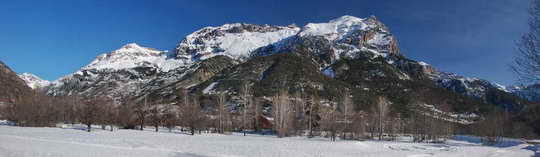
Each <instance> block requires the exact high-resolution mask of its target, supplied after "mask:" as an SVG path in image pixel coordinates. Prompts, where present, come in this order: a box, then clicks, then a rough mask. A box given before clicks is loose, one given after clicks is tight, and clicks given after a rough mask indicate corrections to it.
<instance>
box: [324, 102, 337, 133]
mask: <svg viewBox="0 0 540 157" xmlns="http://www.w3.org/2000/svg"><path fill="white" fill-rule="evenodd" d="M321 113H322V114H321V115H322V116H321V128H322V129H323V130H324V131H326V132H327V136H329V137H330V139H331V140H332V141H336V135H337V134H338V129H339V123H338V120H339V119H338V111H337V105H334V106H330V107H325V108H323V110H322V112H321Z"/></svg>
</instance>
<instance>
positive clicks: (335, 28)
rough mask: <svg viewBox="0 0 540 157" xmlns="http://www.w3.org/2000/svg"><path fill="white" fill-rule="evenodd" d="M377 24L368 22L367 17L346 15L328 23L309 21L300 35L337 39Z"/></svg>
mask: <svg viewBox="0 0 540 157" xmlns="http://www.w3.org/2000/svg"><path fill="white" fill-rule="evenodd" d="M370 27H371V28H373V27H375V25H372V24H368V23H367V21H366V19H361V18H357V17H354V16H349V15H345V16H342V17H339V18H337V19H334V20H330V21H329V22H328V23H308V24H307V25H306V26H304V27H303V29H302V32H301V33H300V34H299V35H300V36H310V35H311V36H325V37H327V39H329V40H336V39H338V38H340V37H341V38H342V37H344V36H345V35H346V34H349V33H352V32H354V31H357V30H364V31H365V30H368V29H369V28H370Z"/></svg>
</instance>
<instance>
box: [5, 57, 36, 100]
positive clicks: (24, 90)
mask: <svg viewBox="0 0 540 157" xmlns="http://www.w3.org/2000/svg"><path fill="white" fill-rule="evenodd" d="M31 91H32V89H30V87H28V86H27V85H26V83H25V82H24V81H23V80H22V79H20V78H19V76H17V74H16V73H15V72H13V71H12V70H11V69H10V68H9V67H8V66H6V65H5V64H4V63H3V62H2V61H0V105H1V104H3V103H12V102H16V101H18V100H20V99H22V98H23V97H24V96H25V95H27V94H30V93H31Z"/></svg>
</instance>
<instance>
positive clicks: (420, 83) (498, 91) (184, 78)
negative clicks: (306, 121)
mask: <svg viewBox="0 0 540 157" xmlns="http://www.w3.org/2000/svg"><path fill="white" fill-rule="evenodd" d="M397 45H398V44H397V40H396V37H395V36H394V35H393V34H392V33H391V32H390V29H389V28H388V27H386V26H385V25H384V24H383V23H382V22H381V21H379V20H378V19H377V18H376V17H368V18H357V17H353V16H342V17H339V18H336V19H333V20H330V21H328V22H325V23H308V24H306V25H305V26H303V27H298V26H295V25H290V26H270V25H255V24H240V23H235V24H225V25H222V26H217V27H205V28H202V29H200V30H198V31H195V32H194V33H192V34H190V35H188V36H186V37H185V39H184V40H182V41H181V42H180V43H179V44H177V46H176V49H175V52H165V51H160V50H156V49H152V48H147V47H142V46H139V45H137V44H134V43H131V44H127V45H125V46H123V47H121V48H120V49H118V50H115V51H112V52H109V53H105V54H102V55H100V56H98V57H97V58H96V59H95V60H94V61H92V62H91V63H90V64H88V65H87V66H84V67H82V68H81V69H80V70H79V71H77V72H75V73H73V74H70V75H68V76H65V77H63V78H61V79H59V80H57V81H55V82H53V83H52V85H51V86H50V89H49V90H48V93H49V94H51V95H71V94H80V95H83V96H86V97H90V96H108V97H112V98H114V99H115V100H117V101H128V100H131V99H136V98H140V97H141V96H144V95H151V96H157V97H164V98H166V99H168V100H174V99H175V98H176V94H175V93H177V91H178V89H180V88H189V89H191V91H192V92H200V93H202V94H205V95H210V94H212V93H216V92H220V91H225V92H228V93H230V94H232V95H234V94H237V93H238V91H239V89H237V87H238V84H239V83H241V82H240V80H243V81H248V82H249V83H250V85H251V86H252V88H254V89H255V90H256V93H255V95H257V96H271V95H273V94H274V93H275V92H276V91H275V89H276V88H279V87H280V86H283V85H284V84H286V85H287V87H289V88H290V90H291V91H294V90H299V89H300V88H310V90H319V93H321V95H322V96H323V98H325V99H328V100H331V99H335V98H336V97H339V96H340V94H339V91H342V90H344V89H352V90H353V91H354V92H353V94H354V96H355V97H358V100H357V101H366V102H363V103H369V102H370V101H374V100H372V99H374V98H376V96H377V95H385V96H388V97H390V98H391V99H392V101H393V102H395V103H394V104H395V105H400V104H399V103H398V102H401V103H408V102H409V101H410V99H412V98H418V97H420V98H421V99H422V101H425V103H427V104H430V105H434V106H435V107H444V108H447V110H459V111H463V112H478V111H481V110H483V108H484V107H485V106H486V105H485V104H494V105H497V106H508V105H514V104H521V103H522V102H521V101H520V100H517V99H516V98H515V97H514V96H513V95H512V94H511V93H509V92H508V90H506V89H505V88H504V87H502V86H500V85H498V84H496V83H491V82H489V81H485V80H481V79H474V78H467V77H463V76H459V75H455V74H450V73H445V72H441V71H438V70H437V69H436V68H434V67H432V66H431V65H429V64H427V63H424V62H419V61H415V60H411V59H408V58H407V57H406V56H405V55H404V54H403V53H402V52H401V51H400V50H399V48H398V46H397ZM437 104H440V105H443V106H440V105H439V106H437ZM402 105H406V104H402ZM444 105H450V106H444ZM456 112H457V111H456Z"/></svg>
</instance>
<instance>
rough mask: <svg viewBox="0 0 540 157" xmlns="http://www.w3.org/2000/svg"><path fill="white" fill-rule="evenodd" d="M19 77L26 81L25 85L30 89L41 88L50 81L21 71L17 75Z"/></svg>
mask: <svg viewBox="0 0 540 157" xmlns="http://www.w3.org/2000/svg"><path fill="white" fill-rule="evenodd" d="M19 77H20V78H21V79H22V80H24V82H26V85H28V87H30V88H32V89H42V88H45V87H47V86H49V85H50V84H51V82H49V81H47V80H43V79H41V78H39V77H38V76H36V75H34V74H30V73H22V74H20V75H19Z"/></svg>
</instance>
